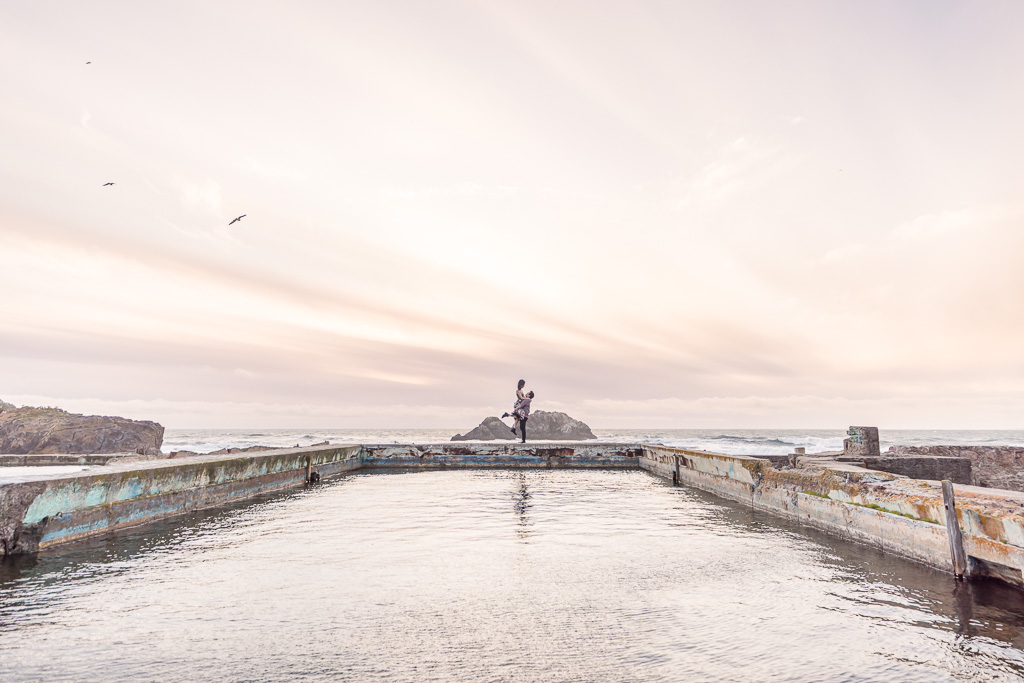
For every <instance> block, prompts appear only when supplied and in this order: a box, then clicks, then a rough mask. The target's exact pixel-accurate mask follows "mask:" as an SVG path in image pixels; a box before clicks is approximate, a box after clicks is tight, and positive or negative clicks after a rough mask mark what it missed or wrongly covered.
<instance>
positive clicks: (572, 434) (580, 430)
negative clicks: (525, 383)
mask: <svg viewBox="0 0 1024 683" xmlns="http://www.w3.org/2000/svg"><path fill="white" fill-rule="evenodd" d="M511 427H512V423H511V421H509V423H508V424H506V423H504V422H502V421H501V420H500V419H498V418H496V417H488V418H486V419H485V420H484V421H483V422H481V423H480V425H479V426H478V427H476V428H475V429H472V430H470V431H469V432H466V434H464V435H463V434H456V435H455V436H453V437H452V441H493V440H495V439H505V440H508V441H511V440H512V439H518V438H519V436H518V432H517V433H516V436H512V432H511V431H510V429H511ZM596 438H597V437H596V436H594V433H593V432H592V431H590V427H588V426H587V425H586V424H584V423H583V422H580V421H579V420H574V419H573V418H571V417H569V416H568V415H566V414H565V413H549V412H547V411H544V410H538V411H536V412H534V413H532V414H531V415H530V419H529V421H528V422H527V423H526V439H527V440H528V441H529V440H533V439H542V440H545V441H582V440H583V439H596Z"/></svg>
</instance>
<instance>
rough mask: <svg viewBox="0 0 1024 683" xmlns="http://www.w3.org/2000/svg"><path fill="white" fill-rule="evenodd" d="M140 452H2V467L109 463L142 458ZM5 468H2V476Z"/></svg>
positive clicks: (0, 471) (0, 465)
mask: <svg viewBox="0 0 1024 683" xmlns="http://www.w3.org/2000/svg"><path fill="white" fill-rule="evenodd" d="M142 457H143V456H140V455H139V454H138V453H84V454H81V455H76V454H74V453H39V454H33V455H11V454H9V453H2V454H0V467H46V466H53V465H108V464H110V463H112V462H117V461H118V460H136V459H141V458H142ZM2 475H3V470H0V476H2Z"/></svg>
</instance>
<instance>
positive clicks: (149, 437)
mask: <svg viewBox="0 0 1024 683" xmlns="http://www.w3.org/2000/svg"><path fill="white" fill-rule="evenodd" d="M163 441H164V428H163V427H162V426H160V425H158V424H157V423H156V422H148V421H141V420H129V419H127V418H124V417H102V416H97V415H77V414H75V413H69V412H67V411H64V410H61V409H60V408H30V407H27V406H26V407H23V408H15V409H13V410H4V411H3V412H0V453H12V454H16V455H31V454H38V453H138V452H140V449H141V452H142V453H144V454H146V455H159V454H160V446H161V444H163Z"/></svg>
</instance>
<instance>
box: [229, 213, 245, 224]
mask: <svg viewBox="0 0 1024 683" xmlns="http://www.w3.org/2000/svg"><path fill="white" fill-rule="evenodd" d="M246 215H247V214H244V213H243V214H242V215H241V216H239V217H238V218H236V219H235V220H233V221H231V222H230V223H228V225H234V224H235V223H237V222H238V221H240V220H242V219H243V218H245V217H246Z"/></svg>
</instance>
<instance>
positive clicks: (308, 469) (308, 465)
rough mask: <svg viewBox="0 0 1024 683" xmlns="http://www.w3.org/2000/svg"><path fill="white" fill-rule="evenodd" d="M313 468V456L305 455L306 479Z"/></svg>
mask: <svg viewBox="0 0 1024 683" xmlns="http://www.w3.org/2000/svg"><path fill="white" fill-rule="evenodd" d="M312 470H313V458H311V457H310V456H308V455H307V456H306V481H309V475H310V474H311V472H312Z"/></svg>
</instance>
